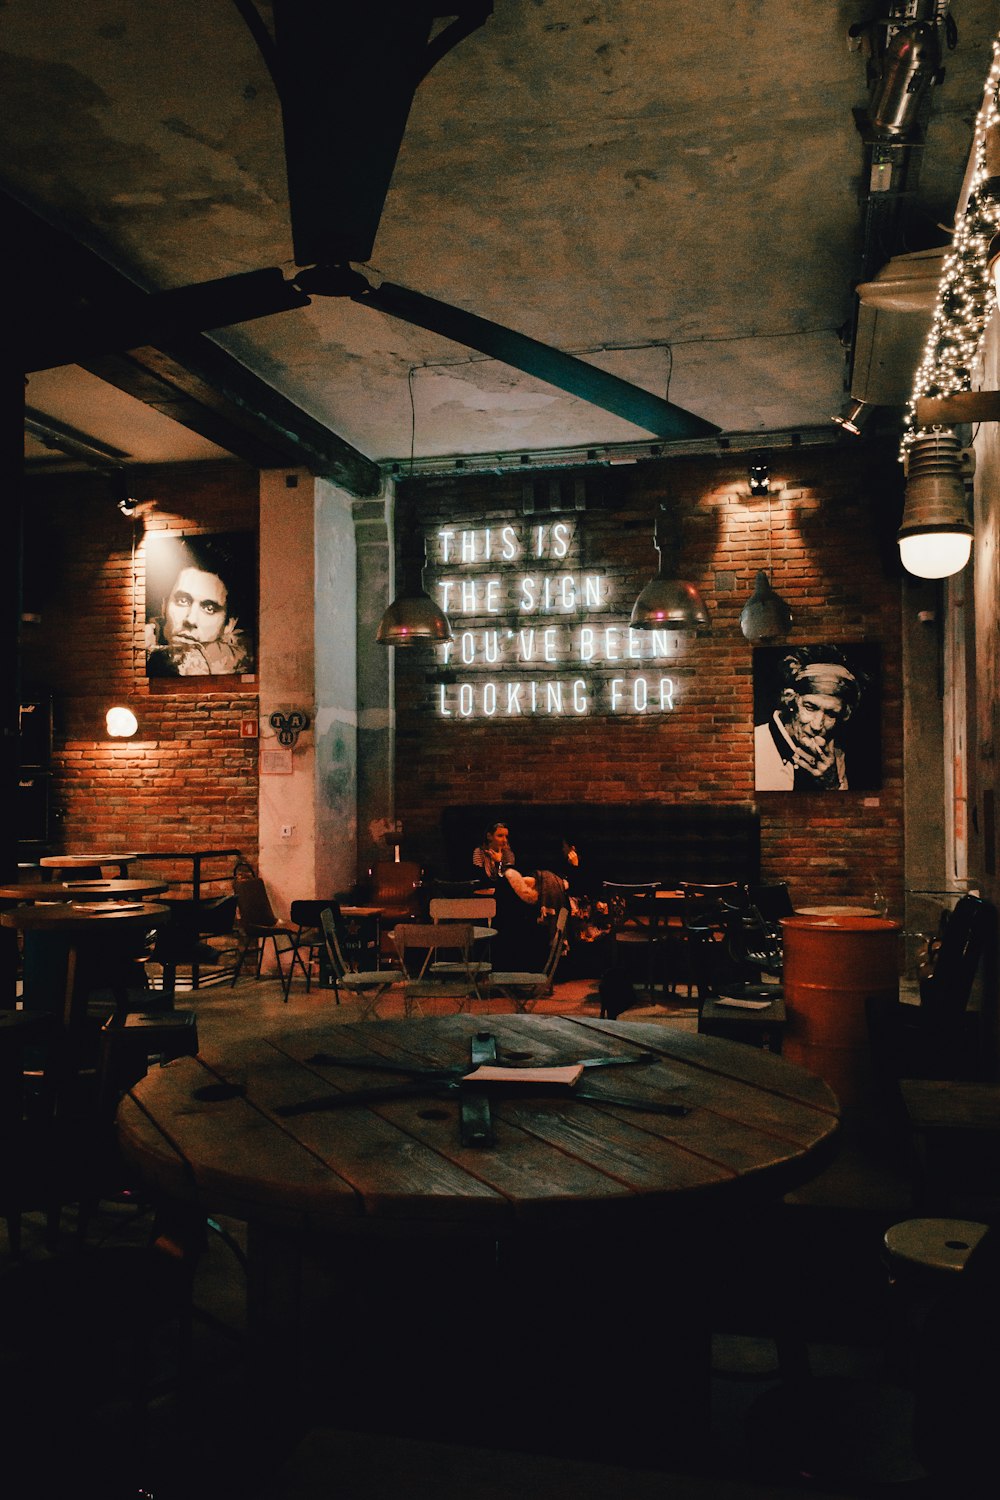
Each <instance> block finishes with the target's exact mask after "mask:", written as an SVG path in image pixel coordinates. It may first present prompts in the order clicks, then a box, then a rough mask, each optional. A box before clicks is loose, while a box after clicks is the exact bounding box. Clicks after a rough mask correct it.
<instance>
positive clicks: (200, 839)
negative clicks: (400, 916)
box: [23, 464, 258, 862]
mask: <svg viewBox="0 0 1000 1500" xmlns="http://www.w3.org/2000/svg"><path fill="white" fill-rule="evenodd" d="M132 493H133V494H134V495H136V497H137V498H139V499H140V500H141V501H142V502H143V503H142V504H141V506H140V509H139V512H138V514H137V516H136V517H135V520H134V523H133V522H130V521H129V520H127V519H126V518H125V517H123V516H122V515H121V514H120V513H119V511H118V510H117V509H116V507H115V505H114V502H113V499H112V498H111V495H110V490H109V487H108V484H107V482H106V481H105V480H103V479H101V478H99V477H95V476H83V475H81V476H74V477H60V478H59V479H58V480H54V479H50V480H41V479H39V480H35V481H34V482H33V483H32V484H31V485H30V487H29V497H28V510H29V524H28V528H27V532H28V535H27V540H26V548H27V556H26V590H25V607H26V609H27V610H29V611H31V612H32V613H36V614H37V615H38V616H39V618H38V619H37V620H36V621H29V622H27V623H26V625H25V629H24V664H25V665H24V690H23V696H30V694H31V693H32V692H33V691H37V690H47V691H49V692H51V693H52V695H53V700H54V754H53V764H52V783H53V785H52V808H53V814H54V817H53V822H52V840H51V842H52V846H53V847H54V848H55V849H59V850H68V851H72V850H74V849H80V848H91V849H93V848H95V847H98V846H104V847H105V848H108V847H116V848H119V847H122V846H125V847H128V848H139V849H178V850H193V849H199V848H200V849H212V848H223V847H225V848H229V847H235V848H239V849H241V850H243V851H244V853H245V854H246V855H247V857H248V858H249V859H251V860H252V861H254V862H256V854H257V745H258V742H257V740H256V739H244V738H242V736H241V721H242V720H243V719H254V720H256V718H257V714H258V699H257V692H256V688H255V686H254V685H253V684H246V685H241V686H240V688H239V690H237V691H233V690H232V688H228V689H227V690H225V691H223V692H221V693H220V692H216V691H206V683H207V681H208V679H205V678H186V679H177V680H176V681H171V680H161V681H153V682H150V681H149V680H148V679H147V677H146V673H145V655H144V648H143V623H144V618H145V611H144V597H145V595H144V573H143V549H142V538H143V533H144V530H145V531H146V532H152V531H155V530H162V531H185V532H186V533H188V534H189V535H191V534H195V533H198V532H203V533H204V532H208V533H211V532H226V531H254V532H255V531H256V529H257V519H258V505H257V475H256V472H255V471H252V470H250V469H247V468H244V467H243V466H240V465H235V464H199V465H171V466H169V467H163V468H157V469H147V470H144V471H142V472H141V474H137V475H136V476H135V477H134V480H133V486H132ZM133 540H134V542H135V558H134V560H133ZM115 702H122V703H127V704H129V705H130V706H131V707H132V708H133V710H134V712H135V713H136V715H137V717H138V719H139V732H138V734H137V735H136V737H135V739H134V740H132V741H129V742H126V743H122V742H117V743H116V742H113V741H109V740H108V738H107V736H106V733H105V727H104V715H105V712H106V710H107V708H108V707H109V706H110V705H111V704H112V703H115Z"/></svg>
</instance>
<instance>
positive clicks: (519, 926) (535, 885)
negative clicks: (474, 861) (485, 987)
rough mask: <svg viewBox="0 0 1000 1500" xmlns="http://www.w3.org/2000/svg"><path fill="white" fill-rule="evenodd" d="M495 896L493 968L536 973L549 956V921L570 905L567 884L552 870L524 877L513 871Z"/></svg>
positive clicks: (511, 869)
mask: <svg viewBox="0 0 1000 1500" xmlns="http://www.w3.org/2000/svg"><path fill="white" fill-rule="evenodd" d="M495 894H496V903H497V911H496V916H495V917H494V919H493V925H494V927H495V928H496V930H497V936H496V938H495V939H494V944H493V967H494V968H495V969H520V970H526V971H529V972H531V973H534V972H536V971H537V970H538V969H539V968H540V967H541V965H542V964H543V963H544V961H545V957H546V954H547V953H548V948H549V937H550V919H551V918H552V917H553V916H554V915H555V913H556V912H557V911H558V910H559V908H560V907H562V906H568V905H569V897H568V895H567V893H566V882H565V880H564V879H563V878H562V876H561V875H556V874H555V873H554V872H553V871H552V870H535V871H534V872H533V873H532V874H531V875H522V874H521V873H520V871H519V870H516V869H514V868H513V867H511V868H510V869H508V870H506V871H505V872H504V878H503V879H502V880H501V881H499V882H498V883H497V887H496V893H495Z"/></svg>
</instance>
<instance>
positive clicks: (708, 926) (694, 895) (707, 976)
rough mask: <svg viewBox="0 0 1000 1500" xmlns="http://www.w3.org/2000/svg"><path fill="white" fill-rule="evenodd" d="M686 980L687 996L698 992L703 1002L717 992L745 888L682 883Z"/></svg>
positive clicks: (735, 884) (729, 883) (729, 884)
mask: <svg viewBox="0 0 1000 1500" xmlns="http://www.w3.org/2000/svg"><path fill="white" fill-rule="evenodd" d="M679 889H680V890H681V891H683V892H684V904H683V906H682V908H681V924H682V929H683V951H684V966H685V980H686V983H687V990H688V994H689V995H690V993H691V990H692V989H693V988H694V989H697V991H698V1000H699V1002H701V1001H702V1000H705V999H706V998H707V997H708V996H709V995H711V994H713V993H715V992H716V990H717V985H718V966H719V964H720V962H722V961H723V960H724V959H727V958H728V956H729V954H728V947H727V939H728V936H729V926H730V922H731V918H732V913H733V910H734V909H738V908H741V907H742V906H744V905H745V894H744V888H743V887H742V886H741V885H740V884H739V883H738V881H735V880H726V881H720V882H718V883H717V884H712V885H705V884H700V883H696V882H694V881H681V882H680V885H679Z"/></svg>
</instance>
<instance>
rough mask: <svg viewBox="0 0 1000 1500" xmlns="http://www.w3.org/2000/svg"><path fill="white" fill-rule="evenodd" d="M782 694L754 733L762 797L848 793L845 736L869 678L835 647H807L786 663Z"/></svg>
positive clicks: (758, 787) (756, 776) (757, 780)
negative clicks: (769, 794) (842, 740)
mask: <svg viewBox="0 0 1000 1500" xmlns="http://www.w3.org/2000/svg"><path fill="white" fill-rule="evenodd" d="M781 680H782V688H781V695H780V698H779V700H778V706H777V708H776V709H775V711H774V713H773V714H772V715H771V717H770V719H768V721H767V723H765V724H758V725H757V726H756V728H755V729H754V787H755V789H756V790H757V791H759V792H791V791H796V792H798V791H839V792H844V791H847V787H848V782H847V763H846V756H845V752H844V748H843V745H842V744H841V743H840V741H839V736H840V733H841V731H842V729H843V727H844V725H845V724H846V723H847V721H848V720H849V719H850V717H851V715H852V714H853V712H854V710H855V709H856V708H857V706H858V701H859V699H860V697H861V692H862V689H863V687H864V685H865V681H866V679H864V677H863V674H860V673H855V672H852V671H851V669H850V668H849V667H848V666H847V664H846V662H845V660H844V656H843V653H842V652H841V651H839V650H838V649H837V648H836V647H835V646H811V647H803V648H802V649H801V650H799V651H797V652H792V653H789V655H788V656H786V657H785V658H784V659H783V661H782V663H781Z"/></svg>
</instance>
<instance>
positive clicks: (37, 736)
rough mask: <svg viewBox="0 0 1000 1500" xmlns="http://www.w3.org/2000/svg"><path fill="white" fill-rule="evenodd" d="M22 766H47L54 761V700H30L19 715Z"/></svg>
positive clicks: (42, 698) (41, 698)
mask: <svg viewBox="0 0 1000 1500" xmlns="http://www.w3.org/2000/svg"><path fill="white" fill-rule="evenodd" d="M18 723H19V729H20V749H19V752H18V757H19V760H20V763H21V765H22V766H47V765H49V763H50V762H51V760H52V699H51V698H46V697H38V698H28V699H26V700H25V701H24V702H23V703H22V704H21V706H20V712H19V715H18Z"/></svg>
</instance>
